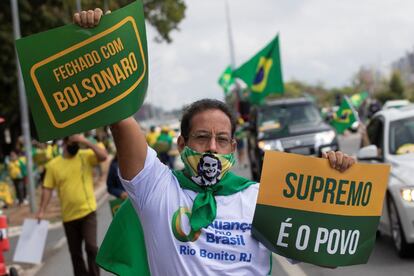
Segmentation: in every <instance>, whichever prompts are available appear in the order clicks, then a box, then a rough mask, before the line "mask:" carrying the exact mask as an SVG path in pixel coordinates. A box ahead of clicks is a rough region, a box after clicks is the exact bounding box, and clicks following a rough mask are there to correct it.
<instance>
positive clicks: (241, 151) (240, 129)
mask: <svg viewBox="0 0 414 276" xmlns="http://www.w3.org/2000/svg"><path fill="white" fill-rule="evenodd" d="M235 136H236V142H237V161H238V163H239V166H240V167H242V168H247V166H248V165H247V161H246V150H245V148H246V145H245V138H246V131H245V130H244V120H243V118H242V117H239V119H238V120H237V127H236V133H235Z"/></svg>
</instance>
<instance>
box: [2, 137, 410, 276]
mask: <svg viewBox="0 0 414 276" xmlns="http://www.w3.org/2000/svg"><path fill="white" fill-rule="evenodd" d="M339 142H340V146H341V149H342V150H343V151H344V152H346V153H349V154H356V152H357V150H358V143H359V137H358V136H357V135H350V136H347V137H341V138H340V140H339ZM234 171H235V172H236V173H237V174H240V175H243V176H245V177H250V171H249V169H247V168H242V167H240V166H237V165H236V166H235V168H234ZM110 221H111V214H110V211H109V207H108V205H107V203H106V202H103V204H102V207H101V208H99V209H98V241H99V243H100V242H101V241H102V239H103V236H104V234H105V232H106V229H107V228H108V226H109V223H110ZM15 241H16V238H12V239H11V243H12V248H14V244H15ZM8 254H9V255H10V254H12V252H9V253H8ZM23 268H24V269H25V273H24V274H23V275H24V276H29V275H38V276H52V275H53V276H54V275H59V276H71V275H73V274H72V267H71V261H70V256H69V252H68V248H67V244H66V239H65V237H64V233H63V229H62V228H61V227H56V228H55V229H52V230H50V231H49V234H48V241H47V250H46V252H45V256H44V263H43V264H42V265H41V266H35V267H32V266H28V265H26V266H23ZM102 275H104V276H106V275H111V274H109V273H107V272H104V271H103V272H102ZM272 275H278V276H287V275H289V276H290V275H292V276H304V275H310V276H311V275H312V276H317V275H323V276H324V275H338V276H342V275H343V276H353V275H355V276H359V275H364V276H370V275H373V276H374V275H375V276H377V275H384V276H385V275H398V276H404V275H407V276H408V275H414V258H411V259H400V258H398V256H397V255H396V254H395V251H394V249H393V247H392V243H391V240H390V239H389V238H388V237H381V238H379V239H377V242H376V244H375V248H374V251H373V253H372V255H371V257H370V259H369V262H368V263H367V264H365V265H358V266H351V267H345V268H337V269H326V268H321V267H318V266H314V265H309V264H304V263H301V264H296V265H291V264H290V263H289V262H288V261H287V260H286V259H285V258H283V257H280V256H277V255H273V270H272Z"/></svg>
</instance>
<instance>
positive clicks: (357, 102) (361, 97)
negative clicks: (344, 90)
mask: <svg viewBox="0 0 414 276" xmlns="http://www.w3.org/2000/svg"><path fill="white" fill-rule="evenodd" d="M368 96H369V94H368V92H366V91H364V92H361V93H358V94H354V95H352V96H351V97H350V98H349V99H350V100H351V103H352V105H353V106H354V107H355V108H359V107H360V106H361V104H362V103H363V102H364V101H365V99H367V98H368Z"/></svg>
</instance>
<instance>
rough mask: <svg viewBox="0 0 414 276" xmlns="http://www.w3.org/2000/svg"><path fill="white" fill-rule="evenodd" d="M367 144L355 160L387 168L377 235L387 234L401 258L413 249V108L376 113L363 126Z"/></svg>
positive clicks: (410, 253)
mask: <svg viewBox="0 0 414 276" xmlns="http://www.w3.org/2000/svg"><path fill="white" fill-rule="evenodd" d="M367 135H368V138H369V141H370V143H371V145H369V146H366V147H363V148H361V149H360V150H359V152H358V155H357V157H358V159H359V160H361V161H367V162H381V163H388V164H390V165H391V173H390V177H389V182H388V187H387V193H386V197H385V200H384V206H383V212H382V216H381V218H380V223H379V228H378V230H379V232H380V233H383V234H386V235H390V236H391V237H392V240H393V243H394V246H395V248H396V250H397V252H398V255H399V256H401V257H406V256H409V255H412V254H413V252H414V251H413V250H414V182H413V179H414V105H412V104H411V105H407V106H405V107H401V108H399V109H386V110H382V111H379V112H377V113H376V114H375V115H374V117H373V118H372V119H371V121H370V123H369V125H368V126H367Z"/></svg>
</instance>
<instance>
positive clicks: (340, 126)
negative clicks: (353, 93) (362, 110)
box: [331, 96, 358, 134]
mask: <svg viewBox="0 0 414 276" xmlns="http://www.w3.org/2000/svg"><path fill="white" fill-rule="evenodd" d="M356 121H358V114H357V113H356V111H355V110H354V107H353V106H352V104H351V101H350V100H349V98H348V97H347V96H344V97H343V99H342V102H341V105H340V106H339V109H338V111H337V112H336V113H335V114H334V118H333V120H332V122H331V125H332V126H333V127H334V128H335V129H336V132H338V133H339V134H343V133H344V131H345V130H346V129H347V128H349V127H351V126H352V124H353V123H354V122H356Z"/></svg>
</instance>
